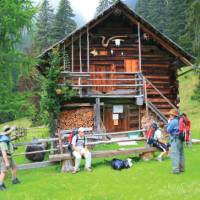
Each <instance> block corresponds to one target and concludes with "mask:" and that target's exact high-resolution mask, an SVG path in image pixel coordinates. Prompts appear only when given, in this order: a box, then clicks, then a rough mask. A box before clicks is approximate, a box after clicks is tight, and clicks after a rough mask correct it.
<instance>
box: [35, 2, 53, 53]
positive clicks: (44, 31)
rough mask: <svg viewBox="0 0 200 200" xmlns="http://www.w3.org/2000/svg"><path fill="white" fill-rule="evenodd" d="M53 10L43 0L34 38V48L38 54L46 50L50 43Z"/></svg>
mask: <svg viewBox="0 0 200 200" xmlns="http://www.w3.org/2000/svg"><path fill="white" fill-rule="evenodd" d="M53 18H54V14H53V10H52V8H51V7H50V5H49V1H48V0H43V2H42V4H41V7H40V12H39V16H38V19H37V22H36V27H37V32H36V36H35V44H34V45H35V47H36V49H37V52H38V53H41V52H42V51H43V50H45V49H46V48H48V47H49V46H50V45H51V44H52V43H53V41H52V25H53Z"/></svg>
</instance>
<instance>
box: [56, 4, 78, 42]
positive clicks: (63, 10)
mask: <svg viewBox="0 0 200 200" xmlns="http://www.w3.org/2000/svg"><path fill="white" fill-rule="evenodd" d="M74 16H75V15H74V14H73V10H72V8H71V6H70V2H69V1H68V0H60V4H59V7H58V11H57V13H56V15H55V20H54V24H53V32H52V33H53V34H52V37H53V40H54V42H57V41H59V40H61V39H63V38H64V37H65V36H66V35H68V34H69V33H71V32H72V31H73V30H74V29H75V28H76V22H75V21H74V19H73V17H74Z"/></svg>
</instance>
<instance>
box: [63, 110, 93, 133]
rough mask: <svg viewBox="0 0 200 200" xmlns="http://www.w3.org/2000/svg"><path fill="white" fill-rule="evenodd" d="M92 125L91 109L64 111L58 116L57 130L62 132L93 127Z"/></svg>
mask: <svg viewBox="0 0 200 200" xmlns="http://www.w3.org/2000/svg"><path fill="white" fill-rule="evenodd" d="M93 125H94V111H93V108H85V107H82V108H77V109H73V110H65V111H62V112H61V114H60V116H59V128H61V129H62V130H66V129H72V128H78V127H93Z"/></svg>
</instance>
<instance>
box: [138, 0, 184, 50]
mask: <svg viewBox="0 0 200 200" xmlns="http://www.w3.org/2000/svg"><path fill="white" fill-rule="evenodd" d="M186 1H187V0H139V1H138V2H137V5H136V11H137V12H138V13H139V14H140V15H142V16H143V17H144V18H146V19H147V21H149V22H150V23H151V24H152V25H154V26H155V27H156V28H157V29H158V30H160V31H161V32H162V33H164V34H166V35H167V36H168V37H169V38H170V39H172V40H174V41H175V42H176V43H178V44H179V45H181V46H183V47H186V46H184V45H185V44H184V41H183V38H182V36H183V35H184V32H185V25H186V10H187V4H186Z"/></svg>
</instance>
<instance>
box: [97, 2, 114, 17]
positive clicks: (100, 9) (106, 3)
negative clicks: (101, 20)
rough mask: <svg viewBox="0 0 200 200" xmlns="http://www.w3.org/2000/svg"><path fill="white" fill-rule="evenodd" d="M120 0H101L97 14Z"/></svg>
mask: <svg viewBox="0 0 200 200" xmlns="http://www.w3.org/2000/svg"><path fill="white" fill-rule="evenodd" d="M117 1H118V0H100V1H99V5H98V7H97V9H96V14H97V15H98V14H99V13H101V12H102V11H104V10H105V9H106V8H108V7H109V6H111V5H112V4H114V3H115V2H117Z"/></svg>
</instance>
